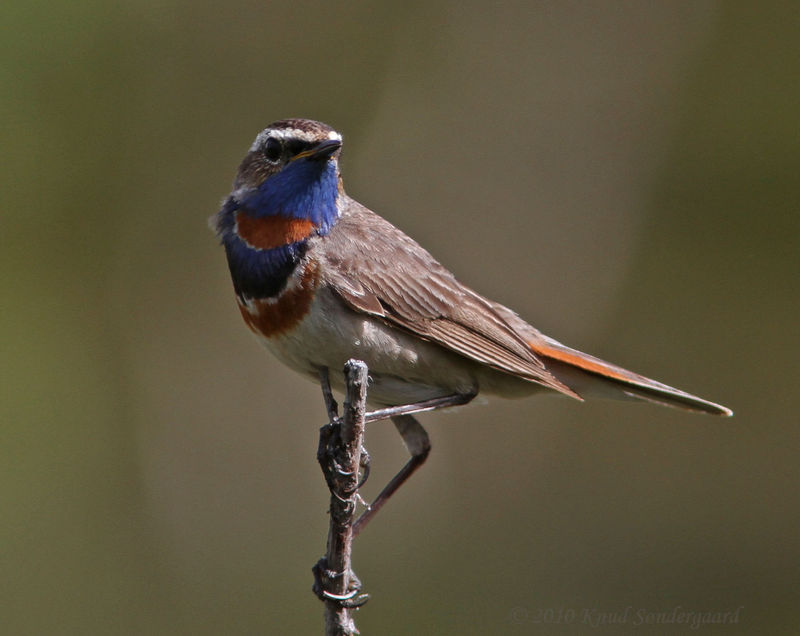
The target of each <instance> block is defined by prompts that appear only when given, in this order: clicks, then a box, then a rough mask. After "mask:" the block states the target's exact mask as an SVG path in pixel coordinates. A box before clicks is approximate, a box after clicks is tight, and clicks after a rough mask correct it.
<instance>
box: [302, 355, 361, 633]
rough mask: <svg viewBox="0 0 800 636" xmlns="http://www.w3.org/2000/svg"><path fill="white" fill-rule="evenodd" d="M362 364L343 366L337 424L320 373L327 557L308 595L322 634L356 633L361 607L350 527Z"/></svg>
mask: <svg viewBox="0 0 800 636" xmlns="http://www.w3.org/2000/svg"><path fill="white" fill-rule="evenodd" d="M367 372H368V370H367V365H366V364H364V363H363V362H361V361H359V360H348V361H347V363H346V364H345V367H344V373H345V381H346V385H347V391H346V396H345V402H344V408H343V417H342V418H341V419H339V417H338V414H337V407H336V402H335V400H334V399H333V394H332V393H331V390H330V384H329V382H328V373H327V369H325V370H324V371H322V372H321V373H320V380H321V383H322V392H323V396H324V397H325V404H326V407H327V409H328V416H329V418H330V422H329V423H328V424H326V425H325V426H323V427H322V428H321V429H320V442H319V450H318V452H317V459H318V460H319V462H320V465H321V467H322V472H323V474H324V475H325V480H326V481H327V483H328V488H329V489H330V491H331V505H330V527H329V530H328V549H327V553H326V555H325V556H324V557H322V559H320V560H319V562H318V563H317V564H316V565H315V566H314V576H315V582H314V591H315V593H316V594H317V596H319V597H320V598H321V599H322V600H323V601H324V602H325V634H326V635H328V636H332V635H336V636H340V635H341V636H349V635H350V634H358V630H357V629H356V626H355V622H354V621H353V617H352V610H353V609H354V608H357V607H359V606H361V605H363V604H364V603H366V601H367V599H368V598H369V597H368V596H367V595H366V594H359V591H360V589H361V582H360V581H359V580H358V578H357V577H356V576H355V574H354V573H353V570H352V568H351V556H352V544H353V536H354V535H353V523H354V521H355V517H356V505H357V502H358V487H359V485H360V484H359V472H360V468H361V464H362V459H361V455H362V443H363V439H364V413H365V411H366V400H367Z"/></svg>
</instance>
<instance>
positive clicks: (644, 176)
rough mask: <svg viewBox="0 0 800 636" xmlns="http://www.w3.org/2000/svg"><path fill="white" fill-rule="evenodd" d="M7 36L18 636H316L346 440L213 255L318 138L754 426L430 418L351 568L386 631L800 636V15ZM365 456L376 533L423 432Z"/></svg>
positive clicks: (625, 9)
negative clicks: (262, 337)
mask: <svg viewBox="0 0 800 636" xmlns="http://www.w3.org/2000/svg"><path fill="white" fill-rule="evenodd" d="M0 23H1V24H2V27H0V28H2V33H3V35H2V38H1V39H0V47H1V49H0V51H1V53H2V54H1V55H0V81H1V82H2V99H1V100H0V109H1V110H0V117H2V127H0V144H1V145H2V153H3V157H4V159H3V166H4V168H3V170H2V171H0V179H1V180H2V184H1V185H0V197H2V213H1V214H2V216H0V236H1V237H2V250H0V262H1V263H2V265H1V266H0V280H2V288H0V292H1V293H2V311H1V312H0V333H2V337H0V342H2V358H0V364H2V367H0V368H1V370H2V371H1V373H2V380H1V381H0V418H1V426H0V434H1V435H2V438H1V439H0V453H1V454H2V455H1V456H0V471H1V472H0V475H2V479H0V502H1V503H0V508H1V509H2V514H3V523H2V524H0V572H2V575H1V576H0V615H1V616H2V624H3V626H2V627H1V628H0V630H1V631H2V633H8V634H151V633H152V634H257V633H265V634H266V633H320V632H321V629H322V607H321V604H320V603H319V601H317V600H316V598H315V597H314V596H313V595H312V594H311V592H310V586H311V582H312V577H311V572H310V568H311V566H312V565H313V563H314V562H315V561H316V560H317V558H318V557H319V556H320V554H321V553H322V551H323V549H324V544H325V535H326V531H327V517H326V505H327V491H326V489H325V486H324V482H323V480H322V476H321V473H320V471H319V468H318V466H317V464H316V461H315V452H316V445H317V430H318V427H319V426H320V425H321V424H322V423H323V422H324V419H325V415H324V408H323V404H322V401H321V399H320V397H319V392H318V389H317V387H315V386H314V385H313V384H312V383H310V382H307V381H305V380H303V379H301V378H299V377H297V376H295V375H293V374H292V373H291V372H290V371H287V370H286V369H284V368H283V367H282V366H280V364H279V363H278V362H277V361H275V360H273V359H272V358H270V357H269V356H268V355H267V354H266V353H265V352H263V351H262V350H261V349H259V347H258V346H257V345H256V343H255V341H254V340H253V339H252V338H251V336H250V335H249V334H248V332H247V330H246V328H245V327H244V325H243V324H241V320H240V317H239V315H238V311H237V309H236V307H235V303H234V299H233V293H232V290H231V286H230V282H229V279H228V273H227V269H226V265H225V262H224V256H223V253H222V250H221V249H220V248H219V247H218V246H217V245H216V244H215V239H214V238H213V236H212V235H211V233H210V232H209V231H208V229H207V227H206V219H207V217H208V216H209V215H211V214H212V213H214V212H215V211H216V210H217V208H218V204H219V201H220V200H221V199H222V197H223V196H224V195H226V194H227V192H228V191H229V187H230V183H231V180H232V178H233V174H234V172H235V170H236V167H237V165H238V162H239V160H240V159H241V157H242V156H243V155H244V153H245V151H246V150H247V148H248V147H249V145H250V143H251V141H252V139H253V137H254V136H255V135H256V133H257V132H258V131H259V130H261V129H262V128H264V127H265V126H266V125H267V124H268V123H270V122H271V121H273V120H276V119H280V118H284V117H294V116H300V117H311V118H315V119H321V120H323V121H326V122H328V123H330V124H331V125H333V126H334V127H335V128H336V129H338V130H339V131H341V132H342V133H343V134H344V136H345V149H344V156H343V171H344V176H345V183H346V185H347V189H348V191H349V193H350V194H351V195H353V196H354V197H355V198H357V199H359V200H360V201H362V202H363V203H365V204H367V205H369V206H370V207H372V208H373V209H375V210H377V211H378V212H380V213H381V214H383V215H384V216H386V217H387V218H388V219H389V220H391V221H392V222H393V223H395V224H396V225H399V226H400V227H401V228H403V229H404V230H405V231H406V232H408V233H409V234H410V235H412V236H413V237H415V238H416V239H417V240H419V241H420V242H422V243H423V244H424V245H425V246H426V247H427V248H428V249H429V250H430V251H432V252H433V253H434V254H435V255H436V256H437V257H438V258H439V259H440V260H441V261H442V262H443V263H445V264H446V265H447V266H448V267H450V268H451V269H452V270H453V271H454V272H456V274H457V275H458V276H459V278H461V280H463V281H465V282H466V283H467V284H469V285H471V286H473V287H474V288H476V289H477V290H479V291H481V292H483V293H486V294H487V295H490V296H492V297H494V298H495V299H497V300H499V301H502V302H504V303H506V304H508V305H510V306H511V307H513V308H515V309H516V310H518V311H519V312H520V313H521V314H522V315H523V316H524V317H526V318H528V319H529V320H530V321H531V322H532V323H533V324H535V325H536V326H537V327H539V328H540V329H542V330H543V331H545V332H546V333H549V334H550V335H552V336H554V337H556V338H558V339H560V340H562V341H565V342H567V343H568V344H571V345H573V346H575V347H578V348H581V349H584V350H587V351H590V352H592V353H595V354H597V355H601V356H603V357H606V358H608V359H611V360H613V361H615V362H618V363H620V364H623V365H625V366H628V367H629V368H632V369H634V370H637V371H640V372H642V373H645V374H647V375H650V376H652V377H655V378H658V379H660V380H663V381H664V382H668V383H670V384H674V385H676V386H679V387H681V388H684V389H687V390H690V391H692V392H695V393H698V394H699V395H702V396H704V397H707V398H709V399H712V400H715V401H719V402H722V403H724V404H727V405H728V406H730V407H732V408H733V409H734V410H735V411H736V417H734V418H733V419H730V420H723V419H718V418H712V417H704V416H700V415H693V414H688V413H683V412H678V411H673V410H669V409H660V408H657V407H654V406H650V405H631V404H618V403H612V402H597V403H588V404H577V403H571V402H569V401H567V400H558V399H549V398H540V399H530V400H523V401H511V402H508V401H502V400H492V401H491V402H490V403H489V404H485V405H479V406H473V407H470V408H467V409H463V410H461V411H458V412H456V413H453V414H432V415H427V416H424V417H423V418H422V419H423V422H424V423H426V425H427V427H428V429H429V431H430V433H431V437H432V440H433V444H434V449H433V453H432V454H431V457H430V459H429V462H428V464H427V465H426V466H425V468H424V469H423V470H422V471H421V473H420V474H419V475H418V476H415V478H414V479H413V481H412V482H410V484H409V485H408V486H406V488H404V489H403V490H402V491H401V493H400V494H399V495H398V496H397V497H396V499H395V500H393V501H392V503H391V505H390V506H388V508H387V509H386V510H385V511H384V512H383V513H382V514H381V515H380V516H379V517H378V518H377V520H376V521H375V523H374V524H373V525H372V526H370V528H369V529H368V531H367V532H365V533H364V535H363V536H362V537H360V538H359V540H358V542H357V544H356V547H355V567H356V571H357V572H358V574H359V576H360V577H361V579H362V581H363V582H364V585H365V589H366V591H368V592H370V593H371V594H372V595H373V599H372V600H371V601H370V603H369V604H368V605H367V606H366V607H365V608H364V609H363V610H362V611H360V612H359V613H358V615H357V623H358V625H359V626H360V628H361V629H362V631H363V632H364V633H366V634H406V633H429V634H466V633H475V634H478V633H480V634H484V633H508V634H517V633H519V634H526V633H545V634H571V633H588V632H590V631H591V629H592V625H589V624H586V623H584V622H583V621H584V619H585V618H586V617H587V614H584V610H585V611H587V612H589V613H590V614H589V615H590V616H600V614H602V613H613V612H624V611H625V609H626V608H632V611H634V612H639V611H642V610H643V611H646V612H672V611H673V610H674V609H675V608H676V607H679V606H680V608H682V609H683V610H685V611H694V612H704V613H705V612H725V611H735V610H736V609H737V608H742V609H741V610H740V614H739V622H738V623H737V624H736V625H726V626H717V627H714V626H705V627H703V628H702V629H703V630H710V631H713V632H715V633H716V632H719V633H721V632H725V633H728V632H734V633H752V634H766V633H769V634H779V633H787V634H788V633H796V631H797V630H798V627H799V626H800V609H798V602H799V601H800V598H799V597H800V594H798V589H800V569H799V568H798V560H799V559H800V539H799V538H798V536H799V535H800V533H798V528H799V526H800V514H798V512H799V510H800V506H799V505H798V495H797V491H798V477H799V476H800V469H799V468H798V450H800V448H799V446H800V444H799V443H798V439H799V438H798V430H797V420H798V416H797V411H798V406H800V403H799V402H800V400H798V390H797V386H796V384H797V381H798V377H799V376H800V374H799V373H798V371H799V369H798V319H797V315H798V310H799V309H800V307H798V304H799V303H798V263H799V262H800V260H799V259H798V253H799V252H800V250H799V248H800V245H799V243H800V240H799V238H800V227H799V226H800V214H799V212H800V179H798V173H799V172H800V14H799V13H798V11H797V5H796V4H795V3H792V2H786V3H777V4H776V3H770V2H764V3H752V2H720V3H713V2H694V1H691V2H690V1H686V2H649V3H647V2H615V3H589V2H586V3H582V2H547V3H518V4H515V3H507V4H502V5H490V4H488V3H481V2H458V3H456V2H450V3H443V2H434V3H427V2H410V3H403V4H402V7H401V6H400V5H399V3H398V4H397V5H395V4H394V3H368V2H351V3H332V2H326V3H289V2H284V3H265V2H252V1H251V2H229V3H224V4H223V3H218V2H206V1H200V2H180V1H177V0H162V1H158V2H154V1H147V0H141V1H139V2H120V3H107V2H99V1H85V2H74V3H55V2H37V1H35V0H33V1H27V2H22V1H21V0H11V2H6V3H4V5H3V7H2V9H0ZM367 442H368V444H367V445H368V448H369V450H370V452H371V454H372V457H373V477H372V479H371V480H370V483H369V484H368V485H367V486H366V488H365V490H366V494H367V495H368V496H373V495H374V494H375V492H376V490H377V488H378V486H380V485H381V484H382V482H383V481H384V480H385V479H387V478H388V477H389V476H390V475H391V474H393V472H394V471H395V470H396V469H397V468H398V467H399V466H400V465H401V464H402V463H403V462H404V461H405V459H406V455H405V450H404V448H403V446H402V444H401V442H400V440H399V437H398V436H397V434H396V433H395V432H394V430H393V427H391V425H388V424H376V425H374V426H372V427H371V428H370V429H369V431H368V437H367ZM568 610H572V611H575V612H577V615H576V617H575V618H573V620H572V621H564V620H562V622H561V623H557V622H553V621H557V617H558V612H559V611H562V612H564V611H568ZM549 611H552V612H553V614H550V613H548V612H549ZM562 616H564V614H562ZM598 620H599V619H598ZM542 621H544V622H542ZM685 630H686V628H685V627H684V628H683V629H680V628H679V627H677V626H675V625H671V626H665V625H660V626H659V625H641V626H638V627H637V626H635V625H634V616H633V615H631V616H629V620H628V622H627V623H625V624H621V625H614V626H611V627H605V628H600V631H603V632H605V633H619V632H628V631H640V632H642V633H648V634H651V633H652V634H660V633H667V634H668V633H679V632H680V631H685Z"/></svg>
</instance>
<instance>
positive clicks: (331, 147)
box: [291, 139, 342, 161]
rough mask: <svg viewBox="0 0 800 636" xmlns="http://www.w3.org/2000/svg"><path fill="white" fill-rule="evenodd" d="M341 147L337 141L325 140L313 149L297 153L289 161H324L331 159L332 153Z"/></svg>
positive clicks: (340, 143)
mask: <svg viewBox="0 0 800 636" xmlns="http://www.w3.org/2000/svg"><path fill="white" fill-rule="evenodd" d="M341 147H342V142H341V141H340V140H339V139H326V140H325V141H321V142H320V143H318V144H317V145H316V146H314V147H313V148H309V149H308V150H304V151H303V152H299V153H297V154H296V155H295V156H294V157H292V158H291V161H297V160H298V159H303V158H306V159H317V160H320V161H322V160H325V159H328V158H330V157H331V155H333V153H334V152H336V151H337V150H339V148H341Z"/></svg>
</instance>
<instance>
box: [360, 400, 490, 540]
mask: <svg viewBox="0 0 800 636" xmlns="http://www.w3.org/2000/svg"><path fill="white" fill-rule="evenodd" d="M473 397H475V395H474V394H457V395H450V396H446V397H444V398H436V399H433V400H426V401H425V402H418V403H416V404H404V405H402V406H394V407H390V408H386V409H381V410H379V411H372V412H371V413H367V414H366V416H365V418H364V420H365V421H366V422H375V421H378V420H383V419H387V418H391V420H392V422H394V425H395V427H396V428H397V431H398V433H400V436H401V437H402V438H403V442H404V443H405V445H406V448H407V449H408V452H409V453H411V459H409V460H408V462H406V465H405V466H403V467H402V468H401V469H400V471H399V472H398V473H397V474H396V475H395V476H394V477H392V479H391V480H390V481H389V483H388V484H386V486H384V488H383V490H381V492H380V494H378V496H377V497H376V498H375V501H373V502H372V504H371V505H370V506H369V507H368V508H367V510H366V511H365V512H364V514H362V515H361V516H360V517H359V518H358V519H356V522H355V524H354V525H353V536H354V537H355V536H358V533H359V532H361V531H362V530H363V529H364V528H365V527H366V525H367V524H368V523H369V522H370V521H371V520H372V518H373V517H374V516H375V515H376V514H378V511H379V510H380V509H381V508H383V506H384V504H385V503H386V502H387V501H389V498H390V497H391V496H392V495H393V494H394V493H395V492H396V491H397V489H398V488H400V486H402V485H403V484H404V483H405V482H406V480H407V479H408V478H409V477H411V475H413V474H414V472H416V470H417V469H418V468H419V467H420V466H422V464H424V463H425V460H426V459H427V458H428V453H430V450H431V442H430V438H429V437H428V433H427V432H425V429H424V428H422V425H421V424H420V423H419V422H418V421H417V418H415V417H413V416H412V415H411V413H419V412H421V411H432V410H434V409H439V408H444V407H447V406H457V405H460V404H466V403H467V402H469V401H470V400H471V399H472V398H473Z"/></svg>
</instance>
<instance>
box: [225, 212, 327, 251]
mask: <svg viewBox="0 0 800 636" xmlns="http://www.w3.org/2000/svg"><path fill="white" fill-rule="evenodd" d="M235 218H236V223H235V225H234V231H235V232H236V234H237V235H238V236H239V238H240V239H242V240H243V241H244V242H245V243H246V244H247V245H248V246H249V247H251V248H253V249H257V250H271V249H275V248H276V247H283V246H285V245H291V244H292V243H296V242H298V241H302V240H305V239H307V238H308V237H310V236H311V235H312V234H313V233H314V230H315V229H316V226H315V225H314V223H313V222H312V221H311V220H310V219H302V218H292V217H287V216H282V215H272V216H260V217H256V216H252V215H250V214H248V213H247V212H246V211H245V210H239V211H237V212H236V217H235Z"/></svg>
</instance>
